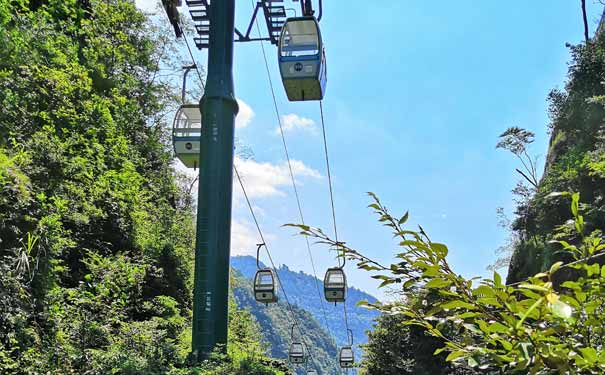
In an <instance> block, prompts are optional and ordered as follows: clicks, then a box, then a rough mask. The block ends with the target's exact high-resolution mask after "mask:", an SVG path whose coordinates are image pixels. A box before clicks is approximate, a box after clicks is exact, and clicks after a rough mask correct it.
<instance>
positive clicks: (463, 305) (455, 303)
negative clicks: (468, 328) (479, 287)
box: [441, 301, 477, 310]
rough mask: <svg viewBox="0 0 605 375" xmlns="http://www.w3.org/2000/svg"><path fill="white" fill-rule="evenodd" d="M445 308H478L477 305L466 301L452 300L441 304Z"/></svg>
mask: <svg viewBox="0 0 605 375" xmlns="http://www.w3.org/2000/svg"><path fill="white" fill-rule="evenodd" d="M441 308H443V309H460V308H462V309H467V310H476V309H477V307H476V306H475V305H473V304H470V303H468V302H464V301H451V302H447V303H444V304H442V305H441Z"/></svg>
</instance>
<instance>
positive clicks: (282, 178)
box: [235, 157, 322, 198]
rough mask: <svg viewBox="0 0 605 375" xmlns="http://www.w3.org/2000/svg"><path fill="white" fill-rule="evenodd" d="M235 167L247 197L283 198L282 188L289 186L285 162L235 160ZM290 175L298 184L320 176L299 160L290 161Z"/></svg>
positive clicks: (288, 174) (288, 173)
mask: <svg viewBox="0 0 605 375" xmlns="http://www.w3.org/2000/svg"><path fill="white" fill-rule="evenodd" d="M235 165H236V166H237V168H238V171H239V173H240V175H241V177H242V180H243V182H244V186H245V188H246V193H248V196H249V197H251V198H252V197H256V198H266V197H273V196H284V195H285V192H284V191H283V190H282V188H283V187H285V186H289V185H290V184H291V180H290V171H289V169H288V164H287V163H286V162H283V163H279V164H274V163H268V162H266V163H259V162H257V161H255V160H251V159H248V160H244V159H240V158H238V157H236V158H235ZM291 165H292V173H293V174H294V177H295V178H296V182H297V183H298V184H300V183H301V182H300V181H299V179H303V178H312V179H319V178H321V177H322V176H321V174H320V173H319V172H318V171H317V170H315V169H313V168H311V167H309V166H307V165H305V164H304V163H303V162H302V161H300V160H291Z"/></svg>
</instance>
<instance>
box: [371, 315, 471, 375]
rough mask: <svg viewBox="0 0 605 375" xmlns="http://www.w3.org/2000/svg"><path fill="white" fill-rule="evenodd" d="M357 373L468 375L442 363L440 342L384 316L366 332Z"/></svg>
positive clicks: (394, 317)
mask: <svg viewBox="0 0 605 375" xmlns="http://www.w3.org/2000/svg"><path fill="white" fill-rule="evenodd" d="M368 338H369V342H368V344H367V345H364V347H363V349H364V352H363V353H364V356H363V361H361V373H362V374H367V375H454V374H455V375H472V374H474V372H473V371H472V370H470V369H468V368H464V367H460V366H454V365H453V364H451V363H448V362H446V361H445V358H446V355H445V353H442V354H440V355H438V356H434V355H433V353H434V352H435V350H437V349H439V348H441V347H442V346H443V340H441V339H439V338H438V337H433V336H431V335H430V334H429V333H428V332H427V331H426V329H424V328H423V327H418V326H413V325H408V324H406V319H405V317H402V316H399V315H390V314H384V315H381V316H380V318H379V319H378V321H377V323H376V325H375V326H374V329H373V330H372V331H371V332H368Z"/></svg>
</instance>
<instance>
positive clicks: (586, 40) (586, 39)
mask: <svg viewBox="0 0 605 375" xmlns="http://www.w3.org/2000/svg"><path fill="white" fill-rule="evenodd" d="M581 2H582V20H583V21H584V41H585V42H586V43H588V39H589V38H588V17H587V16H586V0H581Z"/></svg>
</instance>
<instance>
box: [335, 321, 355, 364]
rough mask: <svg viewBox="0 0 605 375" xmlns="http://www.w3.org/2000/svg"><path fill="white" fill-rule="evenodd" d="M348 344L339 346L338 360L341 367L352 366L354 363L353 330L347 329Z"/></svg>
mask: <svg viewBox="0 0 605 375" xmlns="http://www.w3.org/2000/svg"><path fill="white" fill-rule="evenodd" d="M348 334H349V345H347V346H343V347H342V348H340V352H339V354H338V362H339V363H340V367H341V368H352V367H354V365H355V353H354V352H353V331H351V330H350V329H349V330H348Z"/></svg>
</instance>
